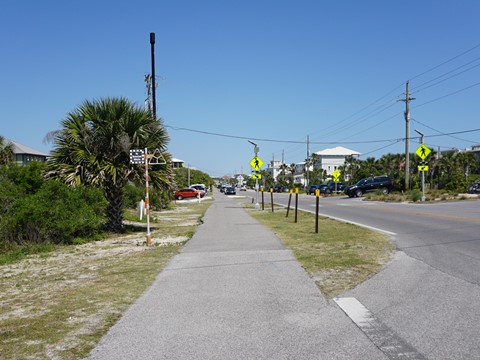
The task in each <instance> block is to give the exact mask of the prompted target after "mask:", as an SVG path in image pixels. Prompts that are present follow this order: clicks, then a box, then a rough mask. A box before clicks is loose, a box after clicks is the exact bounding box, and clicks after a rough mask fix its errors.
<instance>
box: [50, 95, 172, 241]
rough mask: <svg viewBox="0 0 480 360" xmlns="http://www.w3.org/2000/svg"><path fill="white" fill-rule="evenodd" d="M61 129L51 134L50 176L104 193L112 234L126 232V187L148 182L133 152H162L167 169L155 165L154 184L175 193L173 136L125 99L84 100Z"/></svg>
mask: <svg viewBox="0 0 480 360" xmlns="http://www.w3.org/2000/svg"><path fill="white" fill-rule="evenodd" d="M61 124H62V129H61V130H59V131H56V132H53V133H51V134H50V138H53V142H54V146H55V147H54V149H53V151H52V152H51V157H50V158H49V159H48V161H47V166H48V167H47V177H54V178H58V179H60V180H61V181H63V182H65V183H67V184H70V185H72V186H76V185H79V184H86V185H93V186H97V187H100V188H101V189H103V191H104V194H105V198H106V199H107V201H108V204H109V205H108V206H107V218H108V228H109V229H110V230H111V231H114V232H121V231H122V230H123V224H122V220H123V214H122V212H123V191H122V190H123V187H124V186H125V184H126V183H127V182H128V181H134V182H140V181H143V179H144V178H145V175H144V171H145V169H144V167H143V166H141V165H132V164H130V161H129V156H130V155H129V152H130V149H144V148H147V149H148V150H149V152H150V153H152V152H153V151H154V150H155V149H158V150H160V152H161V153H162V154H163V158H164V159H165V160H166V164H163V165H156V166H155V167H153V166H152V167H151V169H149V181H150V183H151V184H153V186H155V187H157V188H158V189H160V190H168V189H170V188H171V186H172V184H173V170H172V167H171V156H170V154H168V153H167V152H166V146H167V143H168V140H169V138H168V134H167V132H166V130H165V128H164V126H163V124H162V122H161V121H160V120H157V119H155V118H154V117H153V116H152V115H151V113H150V112H148V111H147V110H144V109H143V108H142V107H139V106H136V105H134V104H132V103H131V102H130V101H129V100H127V99H125V98H105V99H100V100H94V101H84V102H83V104H81V105H80V106H79V107H77V108H76V109H74V110H73V111H72V112H70V113H68V114H67V116H66V118H65V119H64V120H63V121H62V123H61Z"/></svg>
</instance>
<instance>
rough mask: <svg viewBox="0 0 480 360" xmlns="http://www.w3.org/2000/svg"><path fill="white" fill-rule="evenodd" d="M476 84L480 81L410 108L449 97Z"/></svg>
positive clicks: (479, 83)
mask: <svg viewBox="0 0 480 360" xmlns="http://www.w3.org/2000/svg"><path fill="white" fill-rule="evenodd" d="M478 85H480V82H477V83H475V84H472V85H470V86H467V87H465V88H463V89H460V90H457V91H454V92H451V93H449V94H446V95H443V96H440V97H438V98H435V99H433V100H430V101H427V102H425V103H422V104H419V105H417V106H413V107H412V108H415V109H416V108H419V107H420V106H424V105H427V104H431V103H433V102H435V101H438V100H441V99H444V98H446V97H449V96H452V95H456V94H458V93H460V92H462V91H466V90H469V89H471V88H473V87H475V86H478Z"/></svg>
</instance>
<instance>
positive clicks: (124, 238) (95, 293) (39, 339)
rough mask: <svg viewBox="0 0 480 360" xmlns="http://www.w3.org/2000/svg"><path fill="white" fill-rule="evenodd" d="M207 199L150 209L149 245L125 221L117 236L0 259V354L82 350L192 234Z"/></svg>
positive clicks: (46, 355) (77, 355) (45, 355)
mask: <svg viewBox="0 0 480 360" xmlns="http://www.w3.org/2000/svg"><path fill="white" fill-rule="evenodd" d="M210 204H211V202H209V201H203V202H201V203H200V204H199V203H191V204H189V205H179V206H176V207H172V209H170V210H168V211H167V210H165V211H162V212H152V218H154V219H155V221H154V222H153V223H152V228H151V233H152V243H153V246H150V247H147V246H144V244H145V239H146V233H145V225H144V224H142V223H131V224H130V225H129V226H128V228H129V229H130V231H127V232H125V233H124V234H122V235H118V234H116V235H113V234H112V235H111V236H107V237H106V238H105V239H103V240H101V241H93V242H87V243H85V244H81V245H68V246H60V245H57V246H55V247H54V248H53V249H49V252H43V253H36V254H33V255H28V254H27V255H25V258H24V259H23V260H17V261H16V262H14V263H10V264H5V265H2V266H0V271H1V273H2V277H1V278H0V358H1V359H81V358H84V357H86V356H87V355H88V353H89V352H90V350H91V349H92V348H93V347H94V346H95V345H96V344H97V343H98V341H99V340H100V338H101V337H102V336H103V335H104V334H105V333H106V332H107V331H108V329H109V328H110V327H111V326H112V325H113V324H114V323H115V322H116V321H117V320H118V319H119V318H120V316H121V314H122V313H123V312H124V311H125V310H126V309H127V308H128V307H129V306H130V305H131V304H132V303H133V302H134V301H135V300H136V299H138V297H139V296H140V295H141V294H142V293H143V292H144V291H145V289H146V288H147V287H148V286H150V285H151V283H152V282H153V280H154V279H155V277H156V276H157V275H158V274H159V273H160V271H161V270H162V269H163V268H164V266H165V265H166V264H167V263H168V261H169V260H170V259H171V257H172V256H174V255H175V254H177V253H178V252H179V251H180V249H181V248H182V246H183V245H184V244H185V242H186V241H188V239H190V238H191V237H192V236H193V234H194V232H195V229H196V227H197V226H198V224H199V223H200V219H201V218H202V217H203V215H204V213H205V211H206V209H207V208H208V206H209V205H210ZM128 213H129V215H128V216H129V218H133V214H132V211H129V212H128Z"/></svg>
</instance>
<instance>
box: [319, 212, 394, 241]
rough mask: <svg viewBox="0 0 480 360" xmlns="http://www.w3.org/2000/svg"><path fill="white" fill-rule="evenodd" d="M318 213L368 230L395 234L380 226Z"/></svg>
mask: <svg viewBox="0 0 480 360" xmlns="http://www.w3.org/2000/svg"><path fill="white" fill-rule="evenodd" d="M319 215H322V216H326V217H328V218H330V219H333V220H338V221H342V222H344V223H348V224H352V225H357V226H360V227H363V228H366V229H370V230H373V231H378V232H381V233H384V234H387V235H391V236H395V235H397V233H394V232H391V231H388V230H383V229H380V228H376V227H373V226H370V225H365V224H361V223H357V222H355V221H350V220H345V219H342V218H338V217H335V216H330V215H327V214H319Z"/></svg>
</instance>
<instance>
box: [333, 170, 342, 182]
mask: <svg viewBox="0 0 480 360" xmlns="http://www.w3.org/2000/svg"><path fill="white" fill-rule="evenodd" d="M332 175H333V180H335V182H338V180H339V178H340V175H341V173H340V171H338V170H335V171H334V172H333V173H332Z"/></svg>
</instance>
